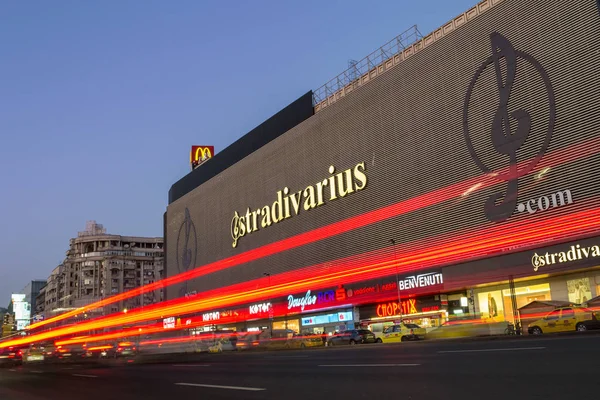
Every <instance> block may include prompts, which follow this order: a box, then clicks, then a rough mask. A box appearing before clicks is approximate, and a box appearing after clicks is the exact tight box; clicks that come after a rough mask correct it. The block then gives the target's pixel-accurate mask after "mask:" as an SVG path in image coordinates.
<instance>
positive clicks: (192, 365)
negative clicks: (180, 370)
mask: <svg viewBox="0 0 600 400" xmlns="http://www.w3.org/2000/svg"><path fill="white" fill-rule="evenodd" d="M171 366H172V367H210V365H209V364H173V365H171Z"/></svg>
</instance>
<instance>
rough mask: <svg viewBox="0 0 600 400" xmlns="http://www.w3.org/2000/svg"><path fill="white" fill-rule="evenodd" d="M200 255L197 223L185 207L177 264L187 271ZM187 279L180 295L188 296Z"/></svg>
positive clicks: (180, 268)
mask: <svg viewBox="0 0 600 400" xmlns="http://www.w3.org/2000/svg"><path fill="white" fill-rule="evenodd" d="M197 256H198V238H197V236H196V225H194V221H192V217H191V216H190V210H188V209H187V207H186V209H185V213H184V218H183V222H182V223H181V226H180V227H179V233H178V235H177V254H176V264H177V269H178V270H179V272H180V273H181V272H185V271H187V270H189V269H190V267H195V266H196V258H197ZM187 289H188V288H187V281H186V282H185V283H184V284H183V286H182V287H181V288H180V290H179V292H180V293H179V295H180V297H183V296H186V294H187V292H188V290H187Z"/></svg>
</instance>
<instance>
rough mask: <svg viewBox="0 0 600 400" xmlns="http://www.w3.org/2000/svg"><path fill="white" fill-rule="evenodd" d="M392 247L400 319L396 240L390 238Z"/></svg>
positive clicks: (399, 307) (400, 302)
mask: <svg viewBox="0 0 600 400" xmlns="http://www.w3.org/2000/svg"><path fill="white" fill-rule="evenodd" d="M390 243H391V244H392V249H393V250H394V267H395V270H396V292H397V294H398V310H400V321H402V301H401V299H400V279H399V278H398V253H397V252H396V241H395V240H394V239H393V238H392V239H390Z"/></svg>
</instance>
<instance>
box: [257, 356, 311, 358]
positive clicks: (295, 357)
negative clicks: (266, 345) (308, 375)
mask: <svg viewBox="0 0 600 400" xmlns="http://www.w3.org/2000/svg"><path fill="white" fill-rule="evenodd" d="M265 358H308V356H267V357H265Z"/></svg>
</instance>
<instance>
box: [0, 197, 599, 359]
mask: <svg viewBox="0 0 600 400" xmlns="http://www.w3.org/2000/svg"><path fill="white" fill-rule="evenodd" d="M590 203H592V204H597V200H596V199H591V200H590ZM515 226H521V227H524V228H527V230H515V229H514V228H515ZM599 227H600V209H592V210H586V211H581V212H578V213H574V214H569V215H561V216H558V217H555V218H552V219H545V220H538V221H536V222H530V223H526V222H524V221H521V222H513V223H508V224H506V225H504V226H502V227H495V228H492V229H489V230H488V231H487V232H485V233H481V234H480V235H479V239H474V238H461V239H459V240H454V241H453V242H450V243H443V244H441V245H437V246H429V247H427V246H426V244H427V243H425V244H424V245H425V247H424V248H423V249H421V250H420V251H412V252H411V254H402V253H401V254H400V255H399V257H398V258H396V257H395V256H392V255H390V254H389V253H386V254H382V253H381V252H374V253H372V254H371V258H370V260H369V261H367V260H366V258H367V256H366V255H361V257H360V258H357V257H350V258H347V259H344V260H339V261H338V262H334V263H330V267H329V272H328V273H325V274H323V275H322V276H320V277H318V278H315V269H314V266H313V267H308V268H303V269H300V270H296V271H291V272H287V273H283V274H279V275H275V276H274V277H273V278H277V279H276V281H275V282H274V284H273V285H272V286H270V287H268V288H264V287H263V288H258V289H256V288H254V289H251V287H252V286H255V285H256V282H255V281H249V282H244V283H243V284H237V285H232V286H230V287H229V288H221V289H215V290H212V291H208V292H205V293H203V295H204V297H203V298H192V299H177V300H172V301H170V302H167V304H161V305H158V306H157V307H152V308H146V309H143V310H142V309H139V311H138V310H133V311H132V312H130V313H128V314H116V315H112V316H107V317H103V318H98V319H97V320H93V321H89V322H84V323H79V324H77V325H73V326H70V327H68V328H57V329H55V330H54V331H50V332H43V333H39V334H35V335H31V336H29V337H27V338H23V339H16V340H12V341H7V342H3V343H0V348H2V347H8V346H14V345H20V344H25V343H31V342H35V341H40V340H44V339H48V338H53V337H59V336H63V335H70V334H75V333H78V332H85V331H89V330H94V329H101V328H109V327H114V326H119V325H124V324H131V323H136V322H142V321H147V320H149V319H155V318H158V317H162V315H185V314H190V313H194V312H200V311H206V310H213V309H216V308H220V307H228V306H233V305H236V304H244V303H250V302H252V301H261V300H266V299H268V298H273V297H276V296H281V295H287V294H289V293H295V292H300V291H302V290H306V289H317V288H324V287H330V286H335V285H336V284H337V283H338V282H340V281H341V280H343V282H344V283H354V282H359V281H362V280H365V279H367V278H376V277H384V276H387V275H389V274H393V273H394V268H397V269H398V270H399V271H402V272H404V271H414V270H417V269H422V268H433V267H437V266H441V265H447V264H450V263H452V262H455V261H456V260H460V261H466V260H468V259H472V258H478V257H481V256H482V255H488V256H489V255H490V253H496V254H497V253H501V252H502V250H503V249H505V248H506V246H509V245H515V244H522V243H528V244H529V245H530V246H533V245H536V244H538V243H541V242H544V238H547V237H555V236H560V237H568V236H569V235H577V236H581V235H582V234H586V233H590V232H594V231H596V230H598V228H599ZM366 261H367V262H369V263H368V264H365V262H366ZM281 279H289V281H287V282H282V283H277V280H281ZM211 296H212V297H211Z"/></svg>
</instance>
